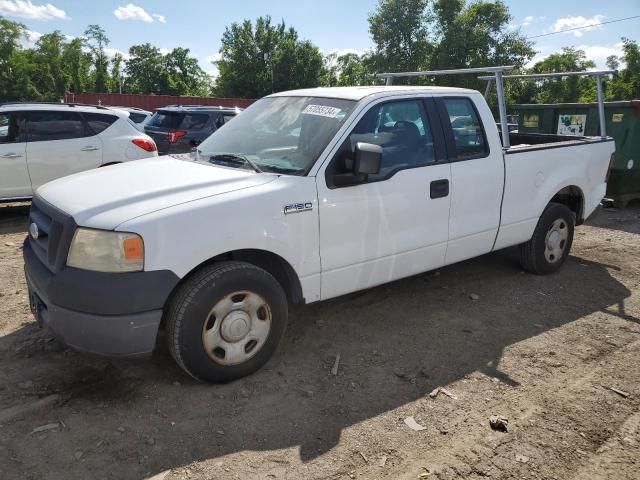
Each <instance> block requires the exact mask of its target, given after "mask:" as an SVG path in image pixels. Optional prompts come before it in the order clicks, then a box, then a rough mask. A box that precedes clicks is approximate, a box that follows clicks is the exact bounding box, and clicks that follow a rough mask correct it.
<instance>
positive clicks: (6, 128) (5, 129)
mask: <svg viewBox="0 0 640 480" xmlns="http://www.w3.org/2000/svg"><path fill="white" fill-rule="evenodd" d="M25 134H26V132H25V125H24V115H23V114H22V113H18V112H16V113H8V114H0V144H1V143H16V142H24V141H25Z"/></svg>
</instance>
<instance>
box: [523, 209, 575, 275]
mask: <svg viewBox="0 0 640 480" xmlns="http://www.w3.org/2000/svg"><path fill="white" fill-rule="evenodd" d="M574 228H575V219H574V216H573V212H572V211H571V210H569V208H568V207H567V206H565V205H562V204H560V203H552V204H550V205H549V206H548V207H547V208H546V209H545V211H544V212H543V213H542V215H541V216H540V219H539V220H538V224H537V225H536V229H535V230H534V232H533V237H531V240H529V241H528V242H526V243H523V244H522V245H521V246H520V263H521V264H522V267H523V268H524V269H525V270H527V271H528V272H531V273H535V274H537V275H544V274H547V273H553V272H555V271H557V270H558V269H560V267H561V266H562V264H563V263H564V262H565V260H566V259H567V256H569V251H570V250H571V244H572V243H573V231H574Z"/></svg>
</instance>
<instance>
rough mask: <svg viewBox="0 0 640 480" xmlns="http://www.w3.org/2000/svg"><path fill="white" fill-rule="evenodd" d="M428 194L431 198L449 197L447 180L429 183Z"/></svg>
mask: <svg viewBox="0 0 640 480" xmlns="http://www.w3.org/2000/svg"><path fill="white" fill-rule="evenodd" d="M429 194H430V196H431V198H442V197H446V196H448V195H449V180H448V179H446V178H443V179H441V180H434V181H433V182H431V185H430V188H429Z"/></svg>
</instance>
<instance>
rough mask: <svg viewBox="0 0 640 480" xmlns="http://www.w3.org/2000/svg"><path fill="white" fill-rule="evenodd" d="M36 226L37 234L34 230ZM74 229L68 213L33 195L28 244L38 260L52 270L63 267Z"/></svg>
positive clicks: (55, 270) (74, 224)
mask: <svg viewBox="0 0 640 480" xmlns="http://www.w3.org/2000/svg"><path fill="white" fill-rule="evenodd" d="M33 224H35V225H36V227H37V232H38V236H37V238H35V236H34V231H35V230H36V227H33ZM75 229H76V223H75V221H74V220H73V218H72V217H71V216H70V215H67V214H65V213H62V212H61V211H60V210H58V209H56V208H54V207H53V206H51V205H49V204H48V203H46V202H45V201H43V200H41V199H39V198H37V197H35V198H34V199H33V202H32V203H31V210H30V212H29V244H30V245H31V247H32V248H33V251H34V253H35V254H36V256H37V257H38V259H40V261H41V262H42V263H43V264H44V265H45V266H46V267H47V268H48V269H49V270H51V271H52V272H58V271H60V270H62V268H64V266H65V264H66V261H67V253H68V251H69V246H70V245H71V240H72V238H73V234H74V232H75Z"/></svg>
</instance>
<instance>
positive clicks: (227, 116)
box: [224, 113, 236, 123]
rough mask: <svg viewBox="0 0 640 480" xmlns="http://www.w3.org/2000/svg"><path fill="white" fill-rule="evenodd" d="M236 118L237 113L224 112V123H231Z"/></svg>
mask: <svg viewBox="0 0 640 480" xmlns="http://www.w3.org/2000/svg"><path fill="white" fill-rule="evenodd" d="M234 118H236V114H235V113H225V114H224V123H229V122H230V121H231V120H233V119H234Z"/></svg>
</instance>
